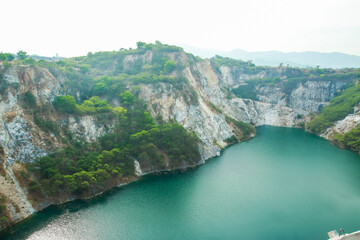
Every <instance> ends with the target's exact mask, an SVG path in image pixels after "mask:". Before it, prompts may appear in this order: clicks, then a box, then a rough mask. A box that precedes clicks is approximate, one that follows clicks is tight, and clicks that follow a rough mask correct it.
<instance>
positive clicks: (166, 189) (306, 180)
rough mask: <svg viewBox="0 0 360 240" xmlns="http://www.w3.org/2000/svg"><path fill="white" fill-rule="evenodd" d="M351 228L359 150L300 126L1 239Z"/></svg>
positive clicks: (313, 235) (263, 135)
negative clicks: (355, 151)
mask: <svg viewBox="0 0 360 240" xmlns="http://www.w3.org/2000/svg"><path fill="white" fill-rule="evenodd" d="M340 228H344V230H345V232H352V231H356V230H359V229H360V158H359V156H358V155H356V154H353V153H351V152H349V151H346V150H341V149H338V148H336V147H334V146H332V145H331V144H329V143H328V142H327V141H325V140H323V139H321V138H319V137H317V136H314V135H311V134H309V133H305V132H304V131H302V130H300V129H290V128H276V127H260V128H258V134H257V136H256V137H255V138H254V139H252V140H250V141H248V142H245V143H241V144H237V145H235V146H232V147H230V148H228V149H227V150H226V151H224V152H223V154H222V155H221V156H220V157H217V158H214V159H211V160H209V161H208V162H207V163H206V164H205V165H203V166H201V167H199V168H196V169H194V170H190V171H187V172H185V173H181V174H169V175H161V176H147V177H144V178H143V179H142V180H140V181H138V182H136V183H131V184H129V185H127V186H125V187H122V188H119V189H116V190H112V191H111V192H109V193H107V194H105V195H103V196H101V197H97V198H96V199H93V200H90V201H76V202H72V203H68V204H64V205H62V206H60V207H51V208H49V209H46V210H45V211H42V212H40V213H37V214H36V215H35V216H33V217H31V218H30V219H29V220H27V221H25V222H24V223H21V224H19V225H17V226H16V227H13V228H12V229H11V231H10V232H7V233H5V234H2V235H1V234H0V239H4V240H9V239H16V240H18V239H32V240H35V239H36V240H50V239H69V240H72V239H74V240H75V239H76V240H79V239H89V240H95V239H96V240H97V239H104V240H105V239H106V240H108V239H109V240H110V239H111V240H113V239H274V240H281V239H284V240H285V239H286V240H289V239H317V240H318V239H327V232H328V231H330V230H334V229H340Z"/></svg>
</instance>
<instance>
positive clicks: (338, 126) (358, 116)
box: [320, 112, 360, 140]
mask: <svg viewBox="0 0 360 240" xmlns="http://www.w3.org/2000/svg"><path fill="white" fill-rule="evenodd" d="M359 124H360V112H356V113H354V114H349V115H347V116H346V117H345V118H344V119H342V120H340V121H337V122H336V123H335V125H334V126H332V127H330V128H328V129H327V130H326V131H325V133H324V134H322V135H320V136H321V137H324V138H326V139H329V140H331V139H332V137H333V135H334V134H335V133H340V134H344V133H347V132H349V131H350V130H352V129H354V128H356V127H357V126H359Z"/></svg>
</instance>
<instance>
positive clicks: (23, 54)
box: [17, 50, 28, 60]
mask: <svg viewBox="0 0 360 240" xmlns="http://www.w3.org/2000/svg"><path fill="white" fill-rule="evenodd" d="M17 56H18V58H19V59H20V60H24V59H26V58H27V57H28V55H27V52H25V51H23V50H20V51H18V52H17Z"/></svg>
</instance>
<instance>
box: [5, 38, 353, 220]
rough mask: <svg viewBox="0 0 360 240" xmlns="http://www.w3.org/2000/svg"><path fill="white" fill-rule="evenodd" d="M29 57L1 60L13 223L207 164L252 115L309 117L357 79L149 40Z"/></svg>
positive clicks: (257, 119)
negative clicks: (79, 53) (57, 57)
mask: <svg viewBox="0 0 360 240" xmlns="http://www.w3.org/2000/svg"><path fill="white" fill-rule="evenodd" d="M21 64H22V63H21V62H18V63H14V64H13V66H9V64H6V65H3V66H1V76H0V80H1V82H0V83H1V89H0V116H1V119H0V144H1V148H0V154H1V159H2V164H1V167H2V170H1V176H0V194H1V195H0V197H1V199H0V200H1V201H0V205H2V206H4V207H1V209H0V210H1V212H0V214H1V216H2V218H1V219H2V220H1V222H0V225H1V226H2V227H5V226H7V225H9V224H12V223H15V222H18V221H20V220H22V219H24V218H26V217H27V216H29V215H30V214H32V213H33V212H34V211H36V210H39V209H42V208H44V207H46V206H48V205H50V204H54V203H61V202H64V201H69V200H72V199H76V198H86V197H90V196H93V195H95V194H98V193H101V192H102V191H104V190H106V189H108V188H110V187H112V186H115V185H118V184H121V183H124V182H128V181H132V180H134V179H136V178H137V176H138V175H141V174H145V173H151V172H158V171H165V170H173V169H180V168H187V167H191V166H195V165H198V164H202V163H204V162H205V160H206V159H209V158H211V157H213V156H216V155H217V154H219V153H220V150H221V149H223V148H224V147H226V146H227V145H228V144H232V143H235V142H237V141H244V140H246V139H248V138H250V137H252V136H254V130H253V127H252V126H250V124H252V125H254V126H259V125H264V124H266V125H273V126H286V127H293V126H300V127H303V126H305V123H306V122H307V121H308V120H309V119H310V118H311V114H312V113H314V112H315V113H317V112H319V111H320V110H321V109H322V108H323V107H324V106H326V105H327V104H328V103H329V101H330V100H331V99H332V98H333V97H334V96H335V95H339V94H341V92H342V90H343V88H344V87H345V86H346V85H347V84H348V83H350V82H353V81H354V80H355V79H356V76H355V75H353V74H352V70H342V71H340V70H337V71H334V70H330V69H325V70H324V69H310V70H309V69H296V68H287V67H279V68H269V67H257V66H255V65H253V64H252V63H249V62H242V61H235V60H232V59H227V58H214V59H211V60H203V59H199V58H196V57H194V56H192V55H191V54H187V53H185V52H183V51H182V50H181V49H180V48H178V47H173V46H168V45H162V44H144V43H140V44H139V45H138V49H136V50H122V51H119V52H100V53H95V54H88V56H85V57H78V58H74V59H68V60H64V61H60V62H57V63H49V62H45V61H40V62H38V63H34V62H31V64H32V66H29V65H26V66H24V65H21ZM65 95H69V96H66V97H60V96H65ZM95 96H99V97H95ZM54 100H55V101H54ZM108 103H109V104H108ZM54 107H55V108H54ZM149 113H150V114H149ZM351 117H352V115H349V116H348V118H351ZM175 123H179V124H181V126H183V127H184V128H185V129H187V130H183V128H182V127H181V126H180V125H177V124H175ZM350 128H351V127H350ZM195 135H196V136H197V137H195ZM171 143H176V145H177V146H174V144H171ZM69 146H74V147H75V148H66V147H69ZM61 149H63V150H61ZM59 150H61V151H59ZM51 153H52V154H51ZM49 154H51V155H49ZM43 156H47V157H43ZM42 157H43V158H42ZM39 158H40V161H39V160H38V161H35V159H39ZM1 216H0V217H1Z"/></svg>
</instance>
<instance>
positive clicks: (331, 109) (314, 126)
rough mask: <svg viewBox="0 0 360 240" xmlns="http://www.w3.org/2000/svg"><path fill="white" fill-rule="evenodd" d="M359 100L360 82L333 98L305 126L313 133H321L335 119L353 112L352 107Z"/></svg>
mask: <svg viewBox="0 0 360 240" xmlns="http://www.w3.org/2000/svg"><path fill="white" fill-rule="evenodd" d="M359 102H360V84H357V85H354V86H352V87H349V88H347V89H345V90H344V91H343V93H342V94H341V95H340V96H337V97H335V98H333V99H332V100H331V101H330V104H329V105H328V106H326V107H324V108H323V109H322V111H321V113H320V114H319V116H317V117H316V118H315V119H313V120H312V121H311V122H310V123H309V124H308V126H307V129H308V130H310V131H311V132H314V133H317V134H319V133H322V132H324V131H325V130H326V129H327V128H329V127H331V126H332V125H333V124H334V123H335V122H336V121H338V120H341V119H343V118H345V117H346V115H348V114H350V113H353V112H354V107H355V106H357V105H358V104H359Z"/></svg>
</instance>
